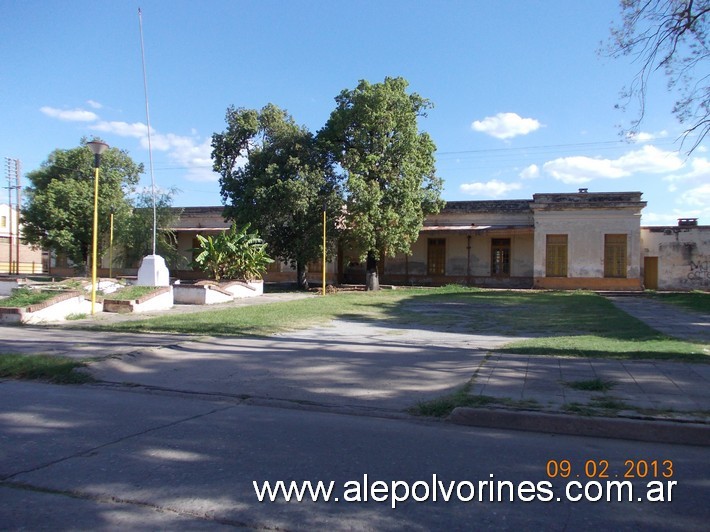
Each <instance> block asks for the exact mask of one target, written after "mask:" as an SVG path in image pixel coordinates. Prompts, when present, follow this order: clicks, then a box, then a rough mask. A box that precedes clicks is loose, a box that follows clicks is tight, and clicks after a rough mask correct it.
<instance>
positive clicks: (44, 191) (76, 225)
mask: <svg viewBox="0 0 710 532" xmlns="http://www.w3.org/2000/svg"><path fill="white" fill-rule="evenodd" d="M86 142H87V140H86V139H85V138H84V139H81V145H80V146H79V147H77V148H72V149H69V150H61V149H57V150H55V151H54V152H52V153H51V154H50V155H49V157H48V158H47V160H46V161H45V162H44V163H42V165H41V167H40V168H39V169H38V170H34V171H32V172H29V173H28V174H27V178H28V179H29V181H30V183H31V186H29V187H28V188H27V189H26V190H25V206H24V208H23V209H22V223H23V224H24V227H23V240H24V241H25V242H26V243H29V244H32V245H36V246H39V247H41V248H42V249H46V250H50V251H54V252H55V253H63V254H65V255H66V256H67V257H68V258H69V259H70V260H71V261H72V262H73V263H74V264H75V265H77V266H79V265H81V266H83V267H84V268H88V257H89V252H90V247H91V241H92V236H93V216H94V155H93V154H92V152H91V150H90V149H89V148H88V147H87V146H86ZM142 172H143V165H142V164H136V163H135V162H133V160H132V159H131V158H130V157H129V156H128V153H127V152H125V151H122V150H119V149H117V148H110V149H109V150H107V151H106V152H105V153H104V154H103V155H102V156H101V168H100V173H99V198H98V213H99V227H98V229H99V238H98V240H99V241H100V242H101V241H107V240H108V239H107V238H106V237H107V236H108V233H109V225H110V212H111V210H112V209H113V211H114V222H115V223H116V224H118V225H119V226H120V225H121V224H123V223H125V221H126V220H127V219H128V218H129V216H130V213H131V205H130V203H129V201H128V200H127V199H126V195H127V194H129V193H131V192H132V191H133V189H134V188H135V186H136V185H137V183H138V180H139V178H140V174H141V173H142Z"/></svg>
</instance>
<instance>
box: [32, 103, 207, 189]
mask: <svg viewBox="0 0 710 532" xmlns="http://www.w3.org/2000/svg"><path fill="white" fill-rule="evenodd" d="M87 104H88V105H90V106H91V107H93V108H95V109H100V108H102V107H103V106H102V105H101V104H100V103H98V102H95V101H93V100H89V101H88V102H87ZM41 111H42V112H43V113H44V114H45V115H47V116H50V117H52V118H58V119H60V120H74V121H85V122H95V123H94V124H91V125H90V126H89V127H90V129H92V130H93V131H100V132H102V133H107V134H111V135H116V136H119V137H130V138H134V139H138V141H139V142H140V145H141V147H142V148H143V149H145V150H147V149H148V126H147V125H146V124H144V123H143V122H133V123H129V122H121V121H107V120H99V116H98V115H97V114H96V113H93V112H91V111H85V110H82V109H75V110H73V111H67V110H61V109H54V108H52V107H42V109H41ZM150 133H151V135H150V144H151V147H152V148H153V150H157V151H162V152H166V153H167V156H168V158H169V159H170V160H171V161H172V162H173V163H175V165H176V166H177V167H178V168H179V169H184V170H185V172H186V174H185V179H187V180H188V181H198V182H206V181H211V182H215V181H218V180H219V174H216V173H215V172H213V171H212V138H211V137H208V138H207V139H205V140H203V141H200V139H199V137H198V136H197V135H196V134H195V131H194V130H192V136H189V137H188V136H182V135H176V134H174V133H159V132H157V131H156V130H155V128H151V132H150Z"/></svg>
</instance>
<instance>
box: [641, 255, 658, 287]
mask: <svg viewBox="0 0 710 532" xmlns="http://www.w3.org/2000/svg"><path fill="white" fill-rule="evenodd" d="M643 285H644V287H645V288H646V290H658V257H644V258H643Z"/></svg>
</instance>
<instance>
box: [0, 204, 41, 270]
mask: <svg viewBox="0 0 710 532" xmlns="http://www.w3.org/2000/svg"><path fill="white" fill-rule="evenodd" d="M18 214H19V213H18V211H17V209H15V208H11V207H10V205H8V204H7V203H0V273H11V274H17V273H19V274H23V275H26V274H34V273H42V272H43V271H44V268H43V265H42V264H43V263H42V251H41V250H39V249H33V248H32V247H31V246H28V245H25V244H23V243H22V242H21V238H20V235H21V234H22V227H19V228H18V225H19V216H18Z"/></svg>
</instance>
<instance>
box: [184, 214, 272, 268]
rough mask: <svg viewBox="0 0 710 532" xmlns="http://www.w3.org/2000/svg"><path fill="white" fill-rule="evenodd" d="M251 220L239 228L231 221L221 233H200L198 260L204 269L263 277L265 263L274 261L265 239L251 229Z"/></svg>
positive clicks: (196, 259) (196, 260) (196, 257)
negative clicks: (267, 252)
mask: <svg viewBox="0 0 710 532" xmlns="http://www.w3.org/2000/svg"><path fill="white" fill-rule="evenodd" d="M250 226H251V224H247V225H245V226H244V227H242V228H241V229H237V226H236V224H232V227H231V228H229V230H227V231H224V232H223V233H220V234H218V235H215V236H212V235H208V236H202V235H197V240H198V241H199V243H200V246H199V247H198V248H195V250H194V251H197V252H198V253H197V255H196V256H195V260H194V262H195V264H196V265H197V266H198V267H199V268H200V269H201V270H202V271H204V272H206V273H208V274H210V275H211V276H212V277H214V279H215V281H219V280H220V279H239V280H244V281H251V280H255V279H261V278H262V277H263V275H264V272H265V271H266V267H267V266H268V265H269V264H270V263H272V262H274V261H273V260H272V259H271V258H270V257H269V256H268V255H267V254H266V243H265V242H264V241H263V240H262V239H261V238H260V237H259V234H258V233H256V232H252V233H250V232H249V227H250Z"/></svg>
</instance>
